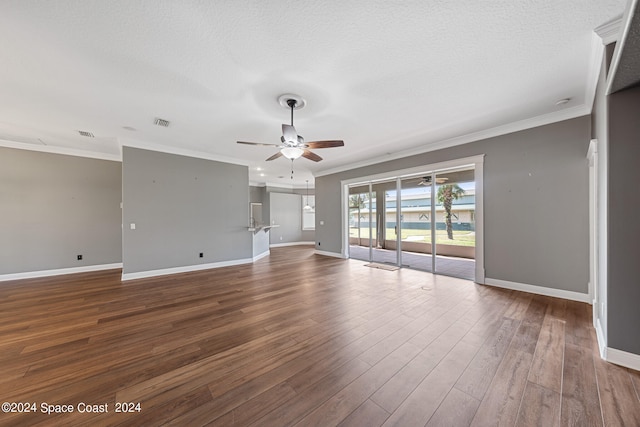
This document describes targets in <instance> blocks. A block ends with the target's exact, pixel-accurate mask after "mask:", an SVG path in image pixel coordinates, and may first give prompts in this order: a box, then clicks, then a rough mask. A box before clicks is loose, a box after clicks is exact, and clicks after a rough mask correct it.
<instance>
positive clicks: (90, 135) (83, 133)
mask: <svg viewBox="0 0 640 427" xmlns="http://www.w3.org/2000/svg"><path fill="white" fill-rule="evenodd" d="M78 133H79V134H80V135H82V136H86V137H87V138H94V137H95V136H94V135H93V134H92V133H91V132H87V131H86V130H79V131H78Z"/></svg>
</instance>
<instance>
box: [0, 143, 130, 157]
mask: <svg viewBox="0 0 640 427" xmlns="http://www.w3.org/2000/svg"><path fill="white" fill-rule="evenodd" d="M0 147H5V148H14V149H16V150H27V151H36V152H40V153H49V154H61V155H64V156H74V157H85V158H88V159H97V160H109V161H112V162H121V161H122V156H121V155H119V154H108V153H99V152H96V151H85V150H77V149H73V148H65V147H56V146H52V145H33V144H27V143H23V142H14V141H7V140H4V139H3V140H0Z"/></svg>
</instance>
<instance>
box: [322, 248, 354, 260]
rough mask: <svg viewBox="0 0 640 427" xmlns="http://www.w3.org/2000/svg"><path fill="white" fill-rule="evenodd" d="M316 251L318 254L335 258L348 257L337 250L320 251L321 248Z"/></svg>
mask: <svg viewBox="0 0 640 427" xmlns="http://www.w3.org/2000/svg"><path fill="white" fill-rule="evenodd" d="M314 253H315V254H316V255H324V256H330V257H334V258H342V259H347V257H346V256H344V255H342V254H339V253H337V252H327V251H319V250H317V249H316V250H315V251H314Z"/></svg>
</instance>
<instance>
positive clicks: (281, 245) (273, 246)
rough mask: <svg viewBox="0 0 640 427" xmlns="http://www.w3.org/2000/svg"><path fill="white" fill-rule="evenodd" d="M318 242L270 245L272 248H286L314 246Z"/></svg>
mask: <svg viewBox="0 0 640 427" xmlns="http://www.w3.org/2000/svg"><path fill="white" fill-rule="evenodd" d="M315 244H316V242H289V243H272V244H270V245H269V247H270V248H283V247H285V246H300V245H314V246H315Z"/></svg>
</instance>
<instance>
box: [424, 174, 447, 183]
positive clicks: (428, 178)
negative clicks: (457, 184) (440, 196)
mask: <svg viewBox="0 0 640 427" xmlns="http://www.w3.org/2000/svg"><path fill="white" fill-rule="evenodd" d="M447 181H449V178H445V177H436V184H444V183H445V182H447ZM418 185H431V175H428V176H423V177H422V179H421V180H420V182H418Z"/></svg>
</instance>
